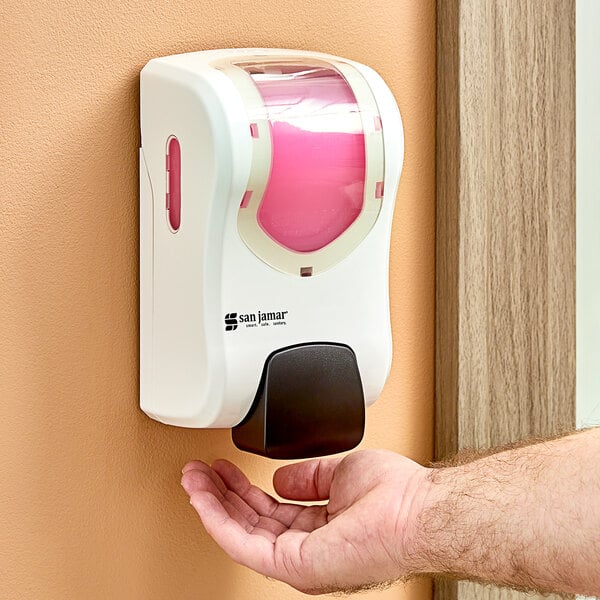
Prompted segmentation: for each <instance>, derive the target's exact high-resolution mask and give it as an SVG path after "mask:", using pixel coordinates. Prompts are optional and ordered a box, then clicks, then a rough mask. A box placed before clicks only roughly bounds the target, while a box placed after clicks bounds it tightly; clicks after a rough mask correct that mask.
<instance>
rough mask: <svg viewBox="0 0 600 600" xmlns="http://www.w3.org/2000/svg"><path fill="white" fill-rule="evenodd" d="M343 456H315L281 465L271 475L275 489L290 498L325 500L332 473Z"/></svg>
mask: <svg viewBox="0 0 600 600" xmlns="http://www.w3.org/2000/svg"><path fill="white" fill-rule="evenodd" d="M344 458H345V457H344V456H336V457H335V458H315V459H313V460H307V461H304V462H299V463H296V464H293V465H286V466H285V467H281V468H279V469H277V471H275V474H274V475H273V486H274V487H275V491H276V492H277V493H278V494H279V495H280V496H282V497H283V498H289V499H290V500H327V499H328V498H329V488H330V487H331V482H332V480H333V474H334V473H335V470H336V468H337V467H338V465H339V464H340V462H341V461H342V460H344Z"/></svg>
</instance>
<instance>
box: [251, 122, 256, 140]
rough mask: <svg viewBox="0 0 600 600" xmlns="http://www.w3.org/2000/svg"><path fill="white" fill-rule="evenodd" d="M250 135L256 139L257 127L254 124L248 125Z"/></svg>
mask: <svg viewBox="0 0 600 600" xmlns="http://www.w3.org/2000/svg"><path fill="white" fill-rule="evenodd" d="M250 135H251V136H252V137H253V138H257V137H258V125H257V124H256V123H250Z"/></svg>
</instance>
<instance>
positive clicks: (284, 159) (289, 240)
mask: <svg viewBox="0 0 600 600" xmlns="http://www.w3.org/2000/svg"><path fill="white" fill-rule="evenodd" d="M246 68H247V71H248V72H249V73H250V75H251V76H252V77H253V79H254V82H255V84H256V86H257V87H258V90H259V92H260V94H261V96H262V98H263V100H264V103H265V107H266V109H267V115H268V119H269V127H270V132H271V145H272V163H271V173H270V177H269V181H268V184H267V188H266V190H265V193H264V196H263V198H262V202H261V205H260V207H259V210H258V222H259V224H260V226H261V227H262V229H263V230H264V231H265V232H266V233H267V234H268V235H269V236H270V237H271V238H273V239H274V240H275V241H277V242H278V243H279V244H281V245H282V246H284V247H286V248H288V249H290V250H293V251H296V252H312V251H315V250H319V249H320V248H323V247H324V246H326V245H327V244H330V243H331V242H332V241H334V240H335V239H336V238H338V237H339V236H340V235H341V234H342V233H343V232H344V231H345V230H346V229H348V227H349V226H350V225H351V224H352V223H353V222H354V220H355V219H356V218H357V217H358V215H359V214H360V212H361V210H362V206H363V195H364V182H365V140H364V131H363V128H362V122H361V118H360V113H359V108H358V105H357V102H356V98H355V97H354V94H353V92H352V90H351V88H350V86H349V85H348V83H347V82H346V80H345V79H344V78H343V77H342V76H341V75H340V74H339V73H338V72H337V71H335V70H334V69H332V68H323V67H307V66H289V65H285V67H284V68H283V69H278V68H274V66H273V65H268V66H265V65H253V66H249V67H246Z"/></svg>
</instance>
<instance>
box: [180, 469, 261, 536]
mask: <svg viewBox="0 0 600 600" xmlns="http://www.w3.org/2000/svg"><path fill="white" fill-rule="evenodd" d="M214 477H217V478H218V475H217V474H216V473H214ZM214 477H211V476H210V475H209V474H208V473H206V472H205V471H199V470H196V469H192V470H188V471H186V472H185V473H184V474H183V476H182V478H181V485H182V486H183V489H184V490H185V491H186V492H187V493H188V495H190V496H191V495H192V494H194V493H196V492H201V491H204V492H210V493H211V494H212V495H213V496H216V497H217V498H218V499H219V501H220V502H221V504H223V506H224V507H225V508H226V510H227V512H228V513H229V515H230V516H231V517H233V518H234V519H235V520H236V521H237V522H238V523H240V525H242V526H243V527H244V528H245V529H246V530H247V531H251V530H252V529H253V528H254V527H255V526H256V525H257V524H258V522H259V520H260V517H259V515H258V514H257V513H256V511H255V510H254V509H253V508H252V507H250V506H249V505H248V504H247V503H246V502H244V500H242V499H241V498H240V497H239V496H238V495H237V494H236V493H235V492H232V491H231V490H228V489H227V488H226V487H225V484H224V483H223V482H222V481H221V487H222V488H223V489H224V490H225V493H222V492H221V487H219V486H217V485H215V483H214ZM219 480H220V478H219Z"/></svg>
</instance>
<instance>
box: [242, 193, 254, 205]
mask: <svg viewBox="0 0 600 600" xmlns="http://www.w3.org/2000/svg"><path fill="white" fill-rule="evenodd" d="M251 197H252V190H246V191H245V192H244V196H243V197H242V201H241V202H240V208H248V204H250V198H251Z"/></svg>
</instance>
